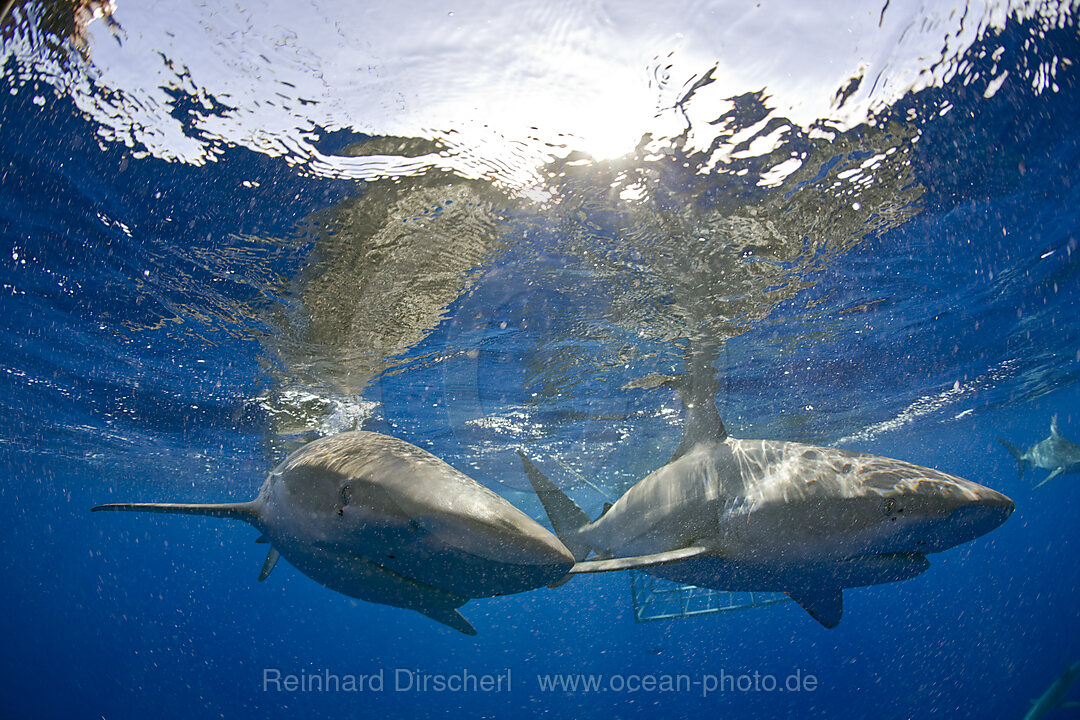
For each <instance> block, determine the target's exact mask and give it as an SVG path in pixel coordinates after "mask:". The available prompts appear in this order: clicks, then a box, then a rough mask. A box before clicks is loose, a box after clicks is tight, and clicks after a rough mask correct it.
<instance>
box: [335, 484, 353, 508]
mask: <svg viewBox="0 0 1080 720" xmlns="http://www.w3.org/2000/svg"><path fill="white" fill-rule="evenodd" d="M350 502H352V485H344V486H342V488H341V505H339V506H338V511H337V514H338V515H344V514H345V506H346V505H348V504H349V503H350Z"/></svg>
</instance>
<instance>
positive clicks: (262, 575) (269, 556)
mask: <svg viewBox="0 0 1080 720" xmlns="http://www.w3.org/2000/svg"><path fill="white" fill-rule="evenodd" d="M280 557H281V553H279V552H278V551H277V548H276V547H274V546H273V545H271V546H270V552H268V553H266V562H264V563H263V566H262V570H261V571H260V572H259V582H262V581H263V580H265V579H266V578H267V577H269V576H270V571H271V570H273V569H274V566H275V565H277V561H278V558H280Z"/></svg>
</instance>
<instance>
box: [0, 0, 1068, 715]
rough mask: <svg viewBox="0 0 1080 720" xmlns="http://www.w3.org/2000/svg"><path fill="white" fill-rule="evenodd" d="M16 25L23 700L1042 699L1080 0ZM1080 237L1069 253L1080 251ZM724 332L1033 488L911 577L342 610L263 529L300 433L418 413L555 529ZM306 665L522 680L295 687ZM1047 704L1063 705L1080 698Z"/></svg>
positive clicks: (245, 711) (654, 705) (801, 383)
mask: <svg viewBox="0 0 1080 720" xmlns="http://www.w3.org/2000/svg"><path fill="white" fill-rule="evenodd" d="M15 5H16V6H15V7H14V8H12V9H11V10H9V12H8V14H7V17H6V18H5V20H4V25H3V30H2V33H0V63H2V64H0V68H2V78H0V143H2V144H0V238H2V247H0V410H2V411H3V415H4V418H5V422H3V423H2V424H0V467H3V469H4V470H5V471H6V472H4V474H3V476H2V477H3V482H2V483H0V512H2V516H0V521H2V523H3V526H4V528H5V536H4V540H5V542H4V543H3V545H2V547H3V549H2V550H0V559H2V560H3V563H4V565H3V566H4V568H5V570H6V571H7V572H6V575H7V578H8V580H7V585H6V587H7V590H6V592H5V593H3V599H2V600H0V623H2V625H0V627H3V629H4V630H5V632H4V636H5V638H6V642H5V649H4V652H3V653H0V658H2V665H0V674H2V676H3V677H4V678H5V680H6V681H7V683H8V685H7V687H8V692H7V693H6V696H7V697H8V699H9V702H10V703H12V705H11V707H12V710H11V712H12V713H13V716H19V717H30V716H38V717H71V716H74V715H78V714H86V713H87V712H89V713H90V714H91V715H92V716H95V717H96V716H102V717H107V718H113V717H144V716H146V715H147V714H149V713H153V714H155V715H160V716H170V717H171V716H177V717H191V716H200V715H204V714H205V715H213V716H222V717H244V716H252V715H258V716H274V717H278V716H281V717H284V716H297V715H300V716H310V717H325V716H331V715H333V716H338V715H340V714H342V713H349V714H351V715H361V716H365V715H367V714H368V713H369V712H386V713H396V714H398V715H401V716H406V717H409V716H416V717H427V716H432V717H435V716H441V715H443V714H444V713H445V712H447V711H448V710H456V711H458V712H460V713H463V714H465V715H467V716H499V717H504V716H514V717H525V716H549V717H562V716H566V717H595V716H607V717H610V716H612V715H613V714H614V715H615V716H619V717H624V716H627V717H628V716H649V717H655V716H661V717H667V716H671V717H689V716H695V717H696V716H701V715H702V714H710V715H712V716H735V715H738V716H764V717H768V716H780V715H791V716H796V715H797V716H800V717H863V716H866V715H868V714H870V713H873V714H874V715H875V716H882V717H890V718H891V717H897V718H901V717H929V716H947V717H956V716H959V717H1004V716H1010V715H1011V716H1016V717H1021V716H1023V713H1024V712H1026V711H1027V709H1028V706H1029V705H1028V700H1029V698H1033V697H1038V696H1039V695H1040V694H1041V693H1042V692H1043V691H1044V690H1045V689H1046V688H1047V687H1048V686H1049V685H1050V683H1051V682H1052V681H1053V679H1054V678H1055V677H1057V675H1058V674H1059V673H1060V671H1061V669H1062V667H1063V666H1064V665H1065V663H1067V662H1072V661H1075V660H1077V659H1078V658H1080V634H1078V633H1080V616H1078V615H1077V613H1076V611H1075V607H1076V603H1075V598H1074V595H1075V592H1076V590H1077V588H1078V587H1080V575H1078V572H1077V570H1076V567H1077V563H1076V562H1074V560H1075V558H1076V545H1074V544H1073V543H1075V542H1078V540H1077V534H1076V523H1075V519H1074V517H1073V514H1072V512H1071V510H1072V508H1073V507H1075V506H1076V504H1077V503H1080V494H1078V493H1080V489H1078V488H1077V487H1076V477H1075V475H1072V476H1070V475H1063V476H1061V477H1059V478H1056V479H1054V480H1052V481H1051V482H1050V483H1048V484H1047V485H1046V486H1045V487H1042V488H1039V489H1038V490H1034V489H1033V488H1032V485H1033V484H1034V483H1035V482H1037V481H1038V480H1041V479H1042V477H1043V476H1044V475H1045V471H1043V470H1037V471H1035V475H1034V477H1035V479H1034V480H1033V479H1032V478H1033V476H1032V474H1027V475H1025V476H1023V477H1020V478H1018V477H1017V472H1016V465H1015V462H1014V460H1013V458H1012V457H1011V456H1010V455H1009V453H1008V452H1006V451H1005V449H1004V448H1003V447H1002V446H1001V445H1000V444H999V443H998V442H997V440H996V438H997V437H999V436H1000V437H1003V438H1005V439H1008V440H1010V441H1011V442H1013V443H1015V444H1017V445H1022V446H1024V447H1027V446H1029V445H1031V444H1033V443H1034V442H1036V441H1038V440H1040V439H1042V438H1044V437H1046V436H1047V433H1048V428H1049V423H1050V418H1051V417H1052V416H1053V415H1057V416H1058V421H1059V424H1060V427H1061V429H1062V432H1063V434H1064V435H1065V436H1066V437H1071V438H1073V439H1076V440H1080V414H1078V413H1077V412H1076V407H1077V399H1078V396H1077V392H1076V385H1075V380H1076V378H1077V376H1078V370H1080V320H1078V315H1077V300H1078V298H1080V294H1078V291H1080V288H1078V269H1080V265H1078V263H1080V260H1073V259H1072V256H1073V254H1075V253H1076V250H1077V240H1078V233H1080V230H1078V228H1080V215H1078V213H1080V211H1078V208H1080V142H1078V138H1080V123H1078V118H1080V94H1078V71H1080V68H1078V66H1077V64H1078V63H1080V35H1078V27H1077V12H1078V11H1080V9H1078V8H1077V7H1076V5H1075V3H1070V2H1031V3H1019V2H1018V3H1008V2H999V3H989V2H982V3H979V2H970V3H967V4H963V3H960V2H955V3H952V2H942V3H931V4H929V6H925V5H924V4H920V3H916V2H898V1H897V0H889V1H888V2H884V3H881V4H879V5H864V6H858V7H857V6H855V5H851V4H850V3H840V2H837V3H825V4H812V5H806V4H804V3H799V2H763V3H723V2H694V3H660V4H657V3H655V2H620V3H602V2H586V3H581V2H542V3H495V2H492V3H484V2H472V3H467V4H459V5H453V4H449V5H448V4H444V3H437V2H420V3H412V4H408V5H407V6H406V5H402V4H394V3H390V4H376V3H347V2H288V3H285V2H278V3H264V4H258V5H256V6H253V7H243V6H242V4H232V5H229V6H228V7H226V6H221V7H217V6H216V4H214V3H210V4H203V3H193V2H192V3H189V2H183V1H181V2H169V3H153V2H145V3H127V2H117V3H115V4H113V3H103V2H97V1H96V0H90V1H88V2H55V3H45V4H41V3H37V2H30V3H25V4H24V3H15ZM1078 258H1080V255H1078ZM702 342H707V343H710V344H712V343H715V344H716V345H717V347H719V351H718V352H717V356H716V359H715V362H714V363H713V370H714V371H715V376H716V378H717V380H718V383H719V387H720V392H719V394H718V396H717V404H718V406H719V408H720V412H721V415H722V416H723V418H724V421H725V423H726V425H727V427H728V429H729V431H730V432H731V433H732V434H733V435H735V436H737V437H759V438H767V439H773V440H793V441H800V442H810V443H816V444H822V445H836V446H840V447H844V448H848V449H852V450H859V451H865V452H872V453H877V454H882V455H886V456H890V457H898V458H903V459H905V460H909V461H911V462H916V463H919V464H922V465H928V466H931V467H935V468H939V469H941V470H943V471H946V472H950V473H954V474H957V475H961V476H963V477H966V478H970V479H972V480H974V481H977V482H980V483H982V484H985V485H988V486H990V487H993V488H995V489H998V490H1001V491H1002V492H1005V493H1007V494H1008V495H1010V496H1011V497H1012V498H1013V499H1014V500H1015V501H1016V504H1017V511H1016V513H1015V514H1014V516H1013V517H1012V518H1011V519H1010V520H1009V521H1008V522H1007V523H1006V524H1005V525H1004V526H1003V527H1001V528H1000V529H999V530H997V531H995V532H994V533H992V534H990V535H988V536H986V537H984V538H981V539H979V540H977V541H975V542H974V543H971V544H968V545H965V546H963V547H961V548H957V549H955V550H953V551H950V552H948V553H944V554H942V555H939V556H935V557H934V558H933V563H932V567H931V569H930V570H929V571H928V572H927V573H926V574H925V575H923V576H921V577H919V578H917V579H913V580H910V581H907V582H904V583H900V584H892V585H884V586H877V587H873V588H865V589H858V590H854V591H849V593H847V604H846V607H845V617H844V621H843V623H842V624H841V625H840V626H839V627H838V628H837V629H835V630H831V631H829V630H825V629H824V628H821V627H820V626H818V625H817V624H816V623H814V622H813V621H812V620H810V619H809V618H808V617H807V616H806V615H805V614H803V613H802V611H801V610H800V609H799V608H797V607H796V606H794V605H793V604H790V603H784V604H781V605H777V606H774V607H767V608H760V609H756V610H749V611H745V612H738V613H730V614H723V615H710V616H705V617H701V618H694V619H684V620H676V621H669V622H658V623H647V624H635V623H634V620H633V616H632V611H631V599H630V590H629V581H628V579H627V578H626V577H625V576H623V575H610V576H592V577H586V578H577V579H575V580H574V582H572V583H569V584H567V585H566V586H564V587H561V588H556V589H542V590H538V591H535V592H532V593H527V594H523V595H515V596H510V597H505V598H496V599H491V600H480V601H474V602H471V603H469V605H468V606H466V614H467V615H468V616H469V618H470V621H471V622H473V624H474V625H476V627H477V629H478V630H479V636H478V637H477V638H475V639H474V638H466V637H464V636H458V635H457V634H456V633H454V632H453V631H451V630H447V629H445V628H443V627H442V626H439V625H436V624H434V623H432V622H430V621H429V620H426V619H424V618H422V617H421V616H419V615H416V614H414V613H409V612H406V611H403V610H397V609H394V608H390V607H385V606H377V605H371V604H366V603H362V602H357V601H353V600H350V599H348V598H346V597H344V596H341V595H337V594H335V593H333V592H331V591H329V590H326V589H325V588H322V587H320V586H319V585H317V584H315V583H314V582H312V581H311V580H309V579H307V578H306V577H304V576H303V575H301V574H300V573H299V572H297V571H295V570H294V569H292V568H287V569H286V568H285V566H284V563H283V564H282V567H281V568H279V569H278V570H277V571H276V572H275V574H274V575H273V576H272V577H271V578H270V579H268V580H267V582H265V583H262V584H259V585H256V584H255V582H254V580H255V576H256V575H257V572H258V566H259V564H260V563H261V561H262V556H263V555H264V554H265V548H264V547H263V546H261V545H254V544H252V540H253V539H254V533H253V532H252V531H251V530H250V529H249V528H247V527H246V526H241V525H239V524H236V526H233V525H231V524H228V523H224V522H222V521H218V520H213V519H206V520H200V519H195V518H176V517H171V518H170V517H166V516H153V517H146V516H135V515H125V516H101V515H94V516H91V515H90V514H89V508H90V507H91V506H93V505H95V504H98V503H101V502H109V501H117V500H128V499H143V500H161V501H164V500H172V501H224V500H229V499H235V500H246V499H250V498H251V497H253V496H254V495H255V493H256V491H257V488H258V486H259V484H260V483H261V481H262V478H263V476H264V474H265V472H266V470H267V469H268V468H269V467H271V466H272V465H274V464H275V463H276V462H277V461H279V460H280V459H281V458H282V457H284V455H285V453H287V452H288V451H289V450H292V449H294V448H296V447H299V446H300V445H301V444H302V443H304V442H306V441H308V440H310V439H312V438H315V437H318V436H321V435H327V434H331V433H335V432H339V431H343V430H350V429H359V428H363V429H367V430H376V431H379V432H384V433H388V434H392V435H395V436H397V437H400V438H402V439H405V440H408V441H409V442H412V443H415V444H417V445H419V446H421V447H424V448H425V449H428V450H430V451H431V452H433V453H435V454H436V455H438V456H439V457H442V458H444V459H445V460H447V461H448V462H450V463H451V464H453V465H454V466H455V467H457V468H459V469H460V470H462V471H464V472H466V473H468V474H469V475H470V476H472V477H473V478H475V479H476V480H477V481H479V482H481V483H482V484H484V485H486V486H488V487H490V488H492V489H494V490H495V491H497V492H498V493H500V494H501V495H502V496H503V497H505V498H506V499H508V500H509V501H511V502H512V503H514V504H515V505H517V506H518V507H520V508H521V509H523V510H525V511H526V512H528V513H530V514H532V515H533V516H534V517H536V518H542V517H543V510H542V508H541V507H540V505H539V503H538V502H537V501H536V500H535V497H534V496H533V495H532V494H531V491H530V490H529V485H528V482H527V480H526V477H525V474H524V472H522V470H521V466H520V463H519V461H518V459H517V455H516V452H515V451H516V450H518V449H522V450H524V451H526V452H527V453H529V454H530V455H531V456H533V457H535V458H537V459H538V462H540V463H541V464H543V466H544V467H545V469H546V470H547V471H549V474H550V475H551V476H552V477H553V479H554V480H555V481H556V482H557V483H558V484H559V485H560V486H561V487H563V488H565V489H567V491H568V492H569V493H570V494H571V495H573V496H574V497H575V499H577V500H578V502H579V503H580V504H582V506H583V507H584V508H585V510H586V512H588V513H589V514H590V515H592V516H595V515H598V514H599V512H600V510H601V506H602V504H603V503H604V502H605V501H610V500H612V499H614V498H617V497H618V496H619V495H621V493H622V492H624V491H625V490H626V489H627V488H629V487H630V486H631V485H632V484H633V483H634V482H636V481H637V480H638V479H640V478H641V477H643V476H644V475H645V474H646V473H648V472H649V471H651V470H653V469H655V468H656V467H658V466H660V465H661V464H663V463H664V462H666V461H667V459H668V458H669V457H670V455H671V452H672V451H673V450H674V449H675V447H676V446H677V445H678V443H679V439H680V433H681V428H682V423H683V408H682V406H681V404H680V403H679V401H678V398H677V397H676V396H675V395H674V393H672V392H671V391H670V390H668V389H665V388H663V387H654V388H653V389H647V387H648V386H650V385H655V383H654V382H651V381H650V380H649V378H652V377H655V375H654V374H656V373H659V374H661V375H667V374H672V373H678V372H681V370H682V369H683V356H684V351H685V350H686V348H687V347H688V346H690V345H693V344H695V343H702ZM266 668H279V669H281V670H282V672H285V673H290V672H291V673H301V672H308V673H320V672H323V671H325V670H329V671H331V672H335V673H338V674H347V673H354V674H365V673H367V674H371V673H378V672H379V671H380V669H383V670H385V672H386V673H388V674H389V675H391V676H392V675H393V673H394V671H395V669H396V668H409V669H411V670H413V671H416V672H417V673H421V674H422V673H429V674H434V673H455V672H461V671H463V669H466V668H467V669H468V670H469V671H470V672H476V673H484V672H492V673H502V672H506V671H507V670H509V671H510V673H511V675H512V682H511V683H510V686H509V690H508V691H507V692H502V693H484V692H456V693H455V692H421V691H418V690H406V691H401V692H396V691H395V690H394V688H393V687H392V683H388V685H390V686H388V687H387V689H386V690H385V691H383V692H367V693H355V694H350V693H319V692H294V693H287V692H272V691H265V690H264V687H263V677H264V671H265V669H266ZM721 671H725V672H728V673H736V674H747V673H748V674H752V673H754V672H759V673H761V674H774V675H776V676H778V677H780V678H781V679H782V678H784V677H786V676H788V675H789V674H790V673H792V672H795V671H799V672H801V673H812V674H813V675H815V677H816V678H817V679H818V684H817V687H816V689H815V690H814V691H812V692H800V693H786V694H785V693H768V692H738V691H736V692H728V693H722V692H717V693H713V694H706V693H703V692H701V691H700V687H696V688H695V689H694V691H689V692H681V691H671V692H660V691H657V692H648V691H642V692H637V693H629V692H608V693H589V692H576V693H567V692H549V691H545V690H544V689H542V688H541V687H539V685H538V678H537V676H538V674H542V673H553V672H585V673H599V674H603V675H605V676H606V677H611V676H613V675H615V674H621V675H623V676H628V675H634V674H636V675H649V674H657V675H663V674H688V675H690V676H693V677H700V676H701V675H703V674H708V673H714V674H719V673H720V672H721ZM1061 716H1062V717H1065V716H1066V713H1062V715H1061Z"/></svg>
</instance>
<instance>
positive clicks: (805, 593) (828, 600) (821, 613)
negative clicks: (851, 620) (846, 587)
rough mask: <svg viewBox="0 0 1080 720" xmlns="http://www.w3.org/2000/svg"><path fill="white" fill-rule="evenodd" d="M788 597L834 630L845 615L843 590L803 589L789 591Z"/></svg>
mask: <svg viewBox="0 0 1080 720" xmlns="http://www.w3.org/2000/svg"><path fill="white" fill-rule="evenodd" d="M787 595H788V597H790V598H791V599H792V600H794V601H795V602H797V603H799V605H801V606H802V609H803V610H805V611H806V612H808V613H810V617H812V618H814V619H815V620H817V621H818V622H819V623H821V624H822V625H824V626H825V627H827V628H830V629H832V628H834V627H836V626H837V625H839V624H840V617H841V616H842V615H843V614H844V591H843V589H841V588H838V587H837V588H818V589H811V588H803V589H801V590H788V591H787Z"/></svg>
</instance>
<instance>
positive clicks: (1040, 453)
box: [998, 415, 1080, 487]
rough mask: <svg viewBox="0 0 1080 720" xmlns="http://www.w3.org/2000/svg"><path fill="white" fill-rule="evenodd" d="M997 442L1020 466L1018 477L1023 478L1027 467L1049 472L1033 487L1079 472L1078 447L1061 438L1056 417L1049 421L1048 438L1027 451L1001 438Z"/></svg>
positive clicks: (1079, 448)
mask: <svg viewBox="0 0 1080 720" xmlns="http://www.w3.org/2000/svg"><path fill="white" fill-rule="evenodd" d="M998 442H1000V443H1001V444H1002V445H1004V446H1005V449H1006V450H1008V451H1009V452H1010V453H1012V456H1013V457H1014V458H1016V462H1017V463H1018V464H1019V465H1020V477H1023V476H1024V471H1025V470H1026V469H1027V468H1028V467H1029V466H1030V467H1037V468H1042V469H1043V470H1049V471H1050V474H1049V475H1047V476H1046V477H1045V478H1043V479H1042V480H1041V481H1040V482H1039V483H1038V484H1036V485H1035V487H1042V486H1043V485H1045V484H1046V483H1048V482H1050V481H1051V480H1053V479H1054V478H1056V477H1057V476H1058V475H1062V474H1065V473H1074V472H1080V445H1077V444H1076V443H1074V442H1072V441H1071V440H1066V439H1065V438H1064V437H1062V435H1061V431H1059V430H1058V422H1057V415H1055V416H1054V417H1053V418H1051V420H1050V435H1049V437H1047V438H1046V439H1045V440H1040V441H1039V442H1037V443H1035V444H1034V445H1032V446H1031V447H1029V448H1028V449H1027V450H1021V449H1020V448H1018V447H1016V446H1015V445H1013V444H1012V443H1011V442H1008V441H1007V440H1002V439H1001V438H998Z"/></svg>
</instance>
